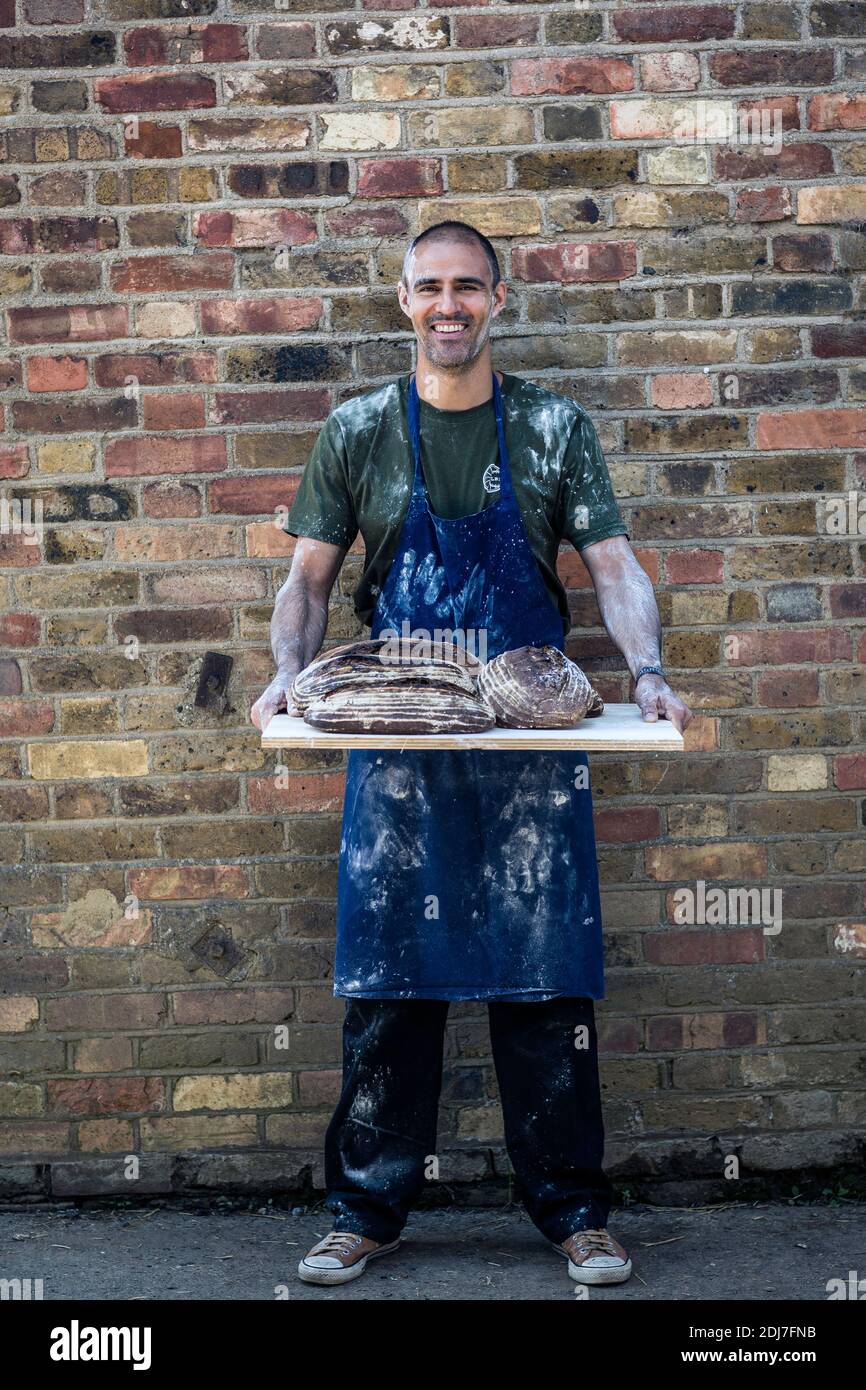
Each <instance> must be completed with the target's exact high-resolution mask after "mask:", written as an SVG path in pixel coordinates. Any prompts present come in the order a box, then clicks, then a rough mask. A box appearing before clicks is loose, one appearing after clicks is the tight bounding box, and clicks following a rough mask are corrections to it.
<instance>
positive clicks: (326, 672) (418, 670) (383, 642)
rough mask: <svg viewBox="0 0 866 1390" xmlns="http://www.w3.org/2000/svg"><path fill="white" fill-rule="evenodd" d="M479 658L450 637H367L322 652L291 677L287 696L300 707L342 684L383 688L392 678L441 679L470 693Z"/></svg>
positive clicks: (411, 680)
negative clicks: (289, 691) (442, 639)
mask: <svg viewBox="0 0 866 1390" xmlns="http://www.w3.org/2000/svg"><path fill="white" fill-rule="evenodd" d="M480 669H481V662H480V661H479V660H478V658H477V657H476V656H474V655H473V654H472V653H471V652H468V651H466V650H465V649H464V648H461V647H457V646H456V645H455V644H454V643H451V642H444V641H443V642H430V641H425V640H424V639H416V640H413V641H406V640H402V639H394V640H393V641H389V640H387V639H382V638H372V639H370V640H369V641H364V642H350V643H348V644H347V645H345V646H342V647H334V648H333V649H332V650H331V651H328V652H324V653H323V654H322V656H320V657H319V658H318V659H317V660H316V661H313V662H311V663H310V665H309V666H307V667H306V668H305V669H304V670H303V671H300V672H299V673H298V675H297V676H296V677H295V680H294V683H293V685H292V698H293V699H294V701H295V703H296V705H297V706H298V707H299V709H301V710H303V709H305V708H306V707H307V705H309V704H311V703H312V701H314V700H319V699H323V698H324V697H326V696H328V695H331V694H333V693H335V692H336V691H337V690H343V689H353V690H357V689H361V688H363V687H365V686H368V687H370V688H371V689H376V690H378V689H384V688H386V687H387V686H389V685H393V684H394V683H400V684H411V683H418V684H420V685H424V686H427V685H430V684H433V685H441V686H444V687H446V688H448V689H456V690H462V691H464V692H465V693H466V694H467V695H471V694H473V693H474V692H475V689H476V680H477V674H478V671H479V670H480Z"/></svg>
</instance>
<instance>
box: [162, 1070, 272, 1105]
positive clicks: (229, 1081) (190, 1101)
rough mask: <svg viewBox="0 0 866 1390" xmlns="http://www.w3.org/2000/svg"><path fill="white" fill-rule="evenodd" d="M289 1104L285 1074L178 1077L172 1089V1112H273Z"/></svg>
mask: <svg viewBox="0 0 866 1390" xmlns="http://www.w3.org/2000/svg"><path fill="white" fill-rule="evenodd" d="M291 1103H292V1078H291V1074H290V1073H286V1072H260V1073H257V1074H256V1075H250V1074H246V1075H241V1076H182V1077H180V1078H179V1079H178V1081H177V1082H176V1083H175V1087H174V1108H175V1110H273V1109H276V1108H282V1107H283V1106H286V1105H291Z"/></svg>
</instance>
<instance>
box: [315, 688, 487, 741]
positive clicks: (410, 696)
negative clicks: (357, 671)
mask: <svg viewBox="0 0 866 1390" xmlns="http://www.w3.org/2000/svg"><path fill="white" fill-rule="evenodd" d="M304 719H305V720H306V722H307V723H308V724H310V725H312V727H313V728H314V729H324V730H325V731H327V732H329V733H357V734H445V733H448V734H451V733H456V734H460V733H465V734H474V733H481V732H483V730H485V729H490V728H492V727H493V725H494V723H495V719H494V714H493V710H492V709H491V708H490V706H489V705H488V704H487V703H486V702H485V701H484V700H483V699H481V698H480V697H479V696H478V695H474V694H470V693H468V692H467V691H465V690H461V689H459V688H458V687H456V686H455V687H453V688H450V689H449V688H448V687H446V686H437V685H425V684H422V683H419V682H417V681H406V682H405V683H403V684H399V683H397V682H395V683H393V684H389V685H384V686H375V687H373V686H363V687H352V688H347V689H340V690H335V691H333V692H332V693H331V694H330V695H326V696H325V697H324V698H322V699H318V700H314V701H313V702H312V703H311V704H309V705H308V706H307V708H306V709H305V710H304Z"/></svg>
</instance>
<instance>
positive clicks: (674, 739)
mask: <svg viewBox="0 0 866 1390" xmlns="http://www.w3.org/2000/svg"><path fill="white" fill-rule="evenodd" d="M262 747H263V748H493V749H500V750H501V749H508V748H511V749H518V748H521V749H522V748H537V749H538V750H539V751H540V752H547V753H558V752H566V751H568V750H569V749H581V750H585V751H587V752H591V751H595V752H598V753H681V752H682V751H683V736H682V734H681V733H678V732H677V730H676V728H675V727H674V725H673V724H672V723H671V721H670V720H669V719H659V720H655V721H652V720H647V719H643V718H642V717H641V712H640V707H639V706H638V705H605V707H604V713H603V714H601V715H598V716H597V717H596V718H595V719H584V720H583V721H582V722H581V723H580V724H576V725H575V727H574V728H573V729H500V728H494V729H488V730H487V731H486V732H485V733H483V734H348V733H339V734H327V733H324V732H323V731H322V730H321V729H314V728H313V727H312V726H311V725H310V724H307V723H305V722H304V720H303V719H301V718H299V717H298V716H297V715H289V714H275V715H274V717H273V719H272V720H271V722H270V724H269V725H268V727H267V728H266V729H265V732H264V733H263V734H262Z"/></svg>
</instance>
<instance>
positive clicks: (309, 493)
mask: <svg viewBox="0 0 866 1390" xmlns="http://www.w3.org/2000/svg"><path fill="white" fill-rule="evenodd" d="M283 530H284V531H287V532H288V533H289V535H290V536H310V537H311V538H312V539H313V540H315V541H327V542H328V543H329V544H330V545H339V546H341V547H342V548H343V549H344V550H348V549H349V547H350V546H351V544H352V542H353V541H354V539H355V537H356V536H357V534H358V522H357V520H356V517H355V507H354V504H353V502H352V494H351V491H350V488H349V477H348V464H347V458H346V445H345V440H344V437H343V431H342V430H341V428H340V425H339V422H338V421H337V420H336V419H335V418H334V416H333V415H329V416H328V419H327V420H326V421H325V423H324V425H323V426H322V428H321V430H320V431H319V437H318V439H317V440H316V442H315V445H314V446H313V452H312V454H311V455H310V458H309V462H308V463H307V466H306V468H305V469H304V473H303V477H302V478H301V482H300V486H299V488H298V491H297V493H296V495H295V500H294V502H293V503H292V506H291V508H290V510H289V514H288V516H287V517H286V520H285V523H284V526H283Z"/></svg>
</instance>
